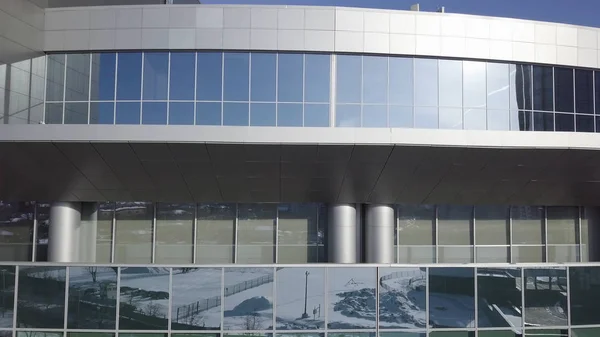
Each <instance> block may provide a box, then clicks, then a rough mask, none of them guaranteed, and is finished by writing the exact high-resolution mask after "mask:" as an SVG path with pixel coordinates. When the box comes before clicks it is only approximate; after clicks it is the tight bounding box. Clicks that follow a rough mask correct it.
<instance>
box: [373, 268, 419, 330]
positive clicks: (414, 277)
mask: <svg viewBox="0 0 600 337" xmlns="http://www.w3.org/2000/svg"><path fill="white" fill-rule="evenodd" d="M426 288H427V281H426V274H425V269H424V268H423V269H421V268H379V328H380V329H419V328H421V329H422V328H425V327H426V326H427V314H426V312H425V305H426V299H425V293H426Z"/></svg>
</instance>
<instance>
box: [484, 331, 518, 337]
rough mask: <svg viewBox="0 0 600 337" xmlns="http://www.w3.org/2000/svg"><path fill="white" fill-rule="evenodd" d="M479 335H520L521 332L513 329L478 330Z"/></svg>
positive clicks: (504, 336) (488, 336)
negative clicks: (518, 332)
mask: <svg viewBox="0 0 600 337" xmlns="http://www.w3.org/2000/svg"><path fill="white" fill-rule="evenodd" d="M477 337H520V335H519V334H517V333H515V332H514V331H511V330H497V331H485V330H484V331H482V330H479V331H477Z"/></svg>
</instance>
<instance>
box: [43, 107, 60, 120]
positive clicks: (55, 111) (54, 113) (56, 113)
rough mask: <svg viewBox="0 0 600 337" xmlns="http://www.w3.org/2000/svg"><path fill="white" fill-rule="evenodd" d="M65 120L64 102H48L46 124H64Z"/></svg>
mask: <svg viewBox="0 0 600 337" xmlns="http://www.w3.org/2000/svg"><path fill="white" fill-rule="evenodd" d="M62 121H63V104H62V103H46V116H45V118H44V123H46V124H62Z"/></svg>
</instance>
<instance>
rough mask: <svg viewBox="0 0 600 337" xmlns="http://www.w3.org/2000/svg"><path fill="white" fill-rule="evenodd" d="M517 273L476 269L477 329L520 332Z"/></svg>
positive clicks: (519, 287)
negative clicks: (504, 328)
mask: <svg viewBox="0 0 600 337" xmlns="http://www.w3.org/2000/svg"><path fill="white" fill-rule="evenodd" d="M521 283H522V282H521V269H517V268H477V290H478V291H477V297H478V302H477V303H478V305H479V306H478V310H479V311H478V315H479V316H478V325H479V327H480V328H488V327H496V328H503V327H510V328H511V329H513V330H514V331H517V332H521V330H522V328H521V327H522V325H523V322H522V319H521V316H522V315H521V312H522V306H521V287H522V286H521Z"/></svg>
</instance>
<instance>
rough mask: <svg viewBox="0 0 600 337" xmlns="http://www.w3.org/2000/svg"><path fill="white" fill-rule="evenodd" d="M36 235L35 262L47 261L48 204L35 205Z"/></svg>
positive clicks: (38, 203)
mask: <svg viewBox="0 0 600 337" xmlns="http://www.w3.org/2000/svg"><path fill="white" fill-rule="evenodd" d="M35 218H36V222H37V235H36V240H35V246H36V247H35V248H36V252H35V261H48V231H49V230H50V204H49V203H41V202H37V203H36V204H35Z"/></svg>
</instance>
